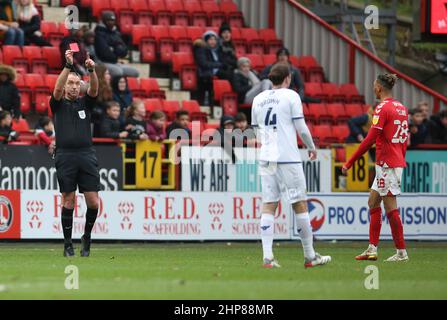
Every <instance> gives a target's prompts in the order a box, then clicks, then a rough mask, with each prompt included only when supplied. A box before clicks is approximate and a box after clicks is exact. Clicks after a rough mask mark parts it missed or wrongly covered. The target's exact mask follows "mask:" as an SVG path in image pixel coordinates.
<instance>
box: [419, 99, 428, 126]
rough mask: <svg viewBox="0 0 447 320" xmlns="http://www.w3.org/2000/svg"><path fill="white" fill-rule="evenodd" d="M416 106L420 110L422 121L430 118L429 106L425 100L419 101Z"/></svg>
mask: <svg viewBox="0 0 447 320" xmlns="http://www.w3.org/2000/svg"><path fill="white" fill-rule="evenodd" d="M417 108H418V109H419V110H421V112H422V118H423V122H424V123H426V122H427V121H428V120H430V106H429V105H428V102H427V101H421V102H419V103H418V106H417Z"/></svg>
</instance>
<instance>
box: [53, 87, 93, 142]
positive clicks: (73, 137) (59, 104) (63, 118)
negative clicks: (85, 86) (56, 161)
mask: <svg viewBox="0 0 447 320" xmlns="http://www.w3.org/2000/svg"><path fill="white" fill-rule="evenodd" d="M95 105H96V98H92V97H90V96H89V95H88V94H86V95H85V96H83V97H82V98H78V99H76V100H74V101H70V100H67V99H65V97H62V98H61V100H59V101H58V100H56V99H55V98H54V96H53V95H51V99H50V107H51V112H53V116H54V129H55V131H56V147H57V148H59V149H80V148H88V147H91V146H92V145H93V142H92V133H91V128H90V116H91V110H92V109H93V107H94V106H95Z"/></svg>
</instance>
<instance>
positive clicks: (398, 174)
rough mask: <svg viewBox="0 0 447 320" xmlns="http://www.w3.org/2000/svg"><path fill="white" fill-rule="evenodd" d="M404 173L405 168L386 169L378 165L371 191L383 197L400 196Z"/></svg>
mask: <svg viewBox="0 0 447 320" xmlns="http://www.w3.org/2000/svg"><path fill="white" fill-rule="evenodd" d="M403 171H404V168H385V167H381V166H378V165H376V177H375V178H374V183H373V185H372V187H371V189H372V190H374V191H377V192H378V193H379V194H380V195H381V196H382V197H384V196H389V195H393V196H397V195H399V194H400V192H401V191H400V184H401V181H402V172H403Z"/></svg>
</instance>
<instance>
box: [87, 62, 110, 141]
mask: <svg viewBox="0 0 447 320" xmlns="http://www.w3.org/2000/svg"><path fill="white" fill-rule="evenodd" d="M96 74H97V76H98V96H97V98H96V106H95V107H94V108H93V110H92V122H93V136H94V137H98V136H99V134H100V130H101V122H102V118H103V117H104V115H105V113H106V109H107V103H108V102H110V101H113V89H112V86H111V81H112V77H111V76H110V72H109V70H108V69H107V67H106V66H105V65H104V64H100V65H97V66H96Z"/></svg>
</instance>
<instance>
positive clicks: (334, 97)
mask: <svg viewBox="0 0 447 320" xmlns="http://www.w3.org/2000/svg"><path fill="white" fill-rule="evenodd" d="M321 88H322V89H323V92H324V93H326V94H327V95H328V101H330V102H342V103H343V102H345V96H344V95H342V94H341V93H340V90H339V88H338V86H337V85H336V84H335V83H331V82H323V83H321Z"/></svg>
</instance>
